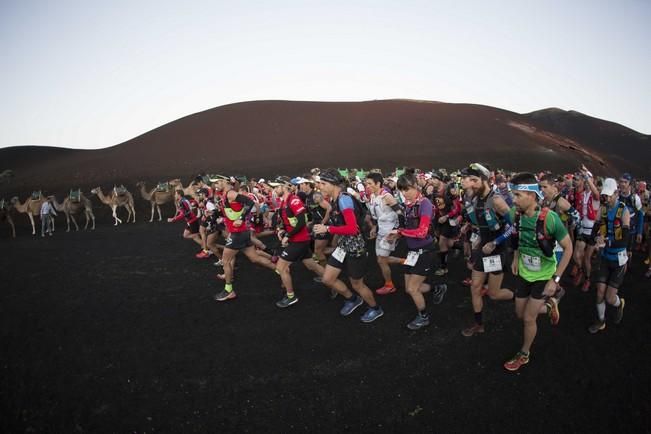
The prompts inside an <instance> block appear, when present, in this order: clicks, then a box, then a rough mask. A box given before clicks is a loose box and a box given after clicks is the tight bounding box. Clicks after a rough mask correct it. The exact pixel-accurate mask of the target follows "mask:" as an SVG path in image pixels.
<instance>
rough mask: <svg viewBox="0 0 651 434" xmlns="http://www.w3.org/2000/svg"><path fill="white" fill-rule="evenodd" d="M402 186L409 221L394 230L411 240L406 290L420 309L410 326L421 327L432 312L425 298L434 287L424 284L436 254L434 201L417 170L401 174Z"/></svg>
mask: <svg viewBox="0 0 651 434" xmlns="http://www.w3.org/2000/svg"><path fill="white" fill-rule="evenodd" d="M398 189H399V190H400V191H401V192H402V194H403V195H404V196H405V200H406V208H405V223H404V228H400V229H394V230H393V231H391V237H390V238H395V237H398V236H402V237H405V239H406V241H407V249H408V250H407V258H406V259H405V260H404V262H403V263H404V267H405V291H406V292H407V294H409V295H410V296H411V298H412V300H413V302H414V304H415V305H416V309H417V310H418V313H417V315H416V317H415V318H414V319H413V320H412V321H411V322H409V324H407V328H409V329H410V330H419V329H421V328H423V327H426V326H428V325H429V322H430V321H429V313H428V312H427V303H426V302H425V297H424V296H423V293H424V292H428V291H429V290H430V289H431V286H430V285H424V283H425V279H426V278H427V276H428V275H429V274H430V269H431V268H432V261H433V258H434V239H433V237H432V236H431V235H430V233H429V226H430V223H431V220H432V211H433V207H432V202H430V201H429V199H427V198H426V197H424V196H423V194H422V190H421V189H420V188H419V185H418V181H417V178H416V176H415V175H414V172H413V170H409V169H408V170H405V173H404V174H403V175H401V176H400V177H399V178H398Z"/></svg>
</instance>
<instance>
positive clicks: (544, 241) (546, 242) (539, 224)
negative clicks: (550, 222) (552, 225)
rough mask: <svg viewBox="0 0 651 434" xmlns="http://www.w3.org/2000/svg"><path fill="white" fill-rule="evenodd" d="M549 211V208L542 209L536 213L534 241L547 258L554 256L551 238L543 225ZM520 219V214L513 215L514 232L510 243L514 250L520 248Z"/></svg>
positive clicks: (553, 244)
mask: <svg viewBox="0 0 651 434" xmlns="http://www.w3.org/2000/svg"><path fill="white" fill-rule="evenodd" d="M549 211H550V210H549V208H547V207H544V208H542V209H541V210H540V212H539V213H538V218H537V219H536V240H537V241H538V247H539V248H540V250H542V252H543V254H544V255H545V256H547V257H552V256H553V255H554V246H555V243H552V240H553V238H552V237H550V236H549V234H548V233H547V225H545V220H546V219H547V214H548V213H549ZM520 218H521V214H520V213H517V214H516V215H515V223H514V229H515V232H514V233H513V236H512V240H513V241H512V243H511V244H512V246H513V249H514V250H515V249H517V248H518V247H519V246H520Z"/></svg>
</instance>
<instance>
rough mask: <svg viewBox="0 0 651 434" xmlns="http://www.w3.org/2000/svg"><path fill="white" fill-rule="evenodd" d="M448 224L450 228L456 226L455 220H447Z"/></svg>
mask: <svg viewBox="0 0 651 434" xmlns="http://www.w3.org/2000/svg"><path fill="white" fill-rule="evenodd" d="M448 223H450V226H452V227H454V226H456V225H457V219H456V218H452V219H450V220H448Z"/></svg>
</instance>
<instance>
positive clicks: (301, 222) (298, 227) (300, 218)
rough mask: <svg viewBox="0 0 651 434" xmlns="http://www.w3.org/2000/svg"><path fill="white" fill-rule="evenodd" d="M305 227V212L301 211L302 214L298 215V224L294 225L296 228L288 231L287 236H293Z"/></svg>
mask: <svg viewBox="0 0 651 434" xmlns="http://www.w3.org/2000/svg"><path fill="white" fill-rule="evenodd" d="M303 227H305V218H304V213H300V214H298V215H296V226H294V229H292V230H291V231H289V232H287V236H288V237H290V238H291V237H293V236H294V235H296V234H297V233H299V232H300V230H301V229H303Z"/></svg>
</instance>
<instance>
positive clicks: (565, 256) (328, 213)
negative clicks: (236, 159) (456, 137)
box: [168, 163, 651, 371]
mask: <svg viewBox="0 0 651 434" xmlns="http://www.w3.org/2000/svg"><path fill="white" fill-rule="evenodd" d="M196 187H197V188H196V194H194V195H192V196H186V195H185V194H184V192H183V190H177V191H176V201H177V210H178V211H177V214H176V215H175V216H174V217H173V218H170V219H168V221H169V222H174V221H180V220H184V221H185V222H186V225H187V226H186V228H185V231H184V234H183V235H184V237H185V238H187V239H191V240H193V241H194V242H196V243H197V245H198V246H199V247H200V249H201V250H200V251H199V252H198V253H197V254H196V257H197V258H200V259H208V258H213V260H214V261H215V262H214V263H215V265H216V266H217V267H219V268H220V269H222V270H223V272H222V273H220V274H218V276H217V277H218V278H219V279H220V280H222V281H223V289H222V290H221V291H220V292H219V293H218V294H217V295H216V296H215V300H217V301H219V302H226V301H229V300H234V299H235V298H236V297H237V296H236V291H235V288H234V270H235V261H236V256H237V253H238V252H242V253H244V255H245V256H246V257H247V258H248V259H249V260H250V261H251V262H253V263H254V264H257V265H260V266H262V267H264V268H268V269H269V270H270V272H275V273H276V274H278V275H279V277H280V285H281V286H282V288H283V289H284V296H283V298H282V299H281V300H279V301H277V302H276V306H278V307H279V308H288V307H289V306H292V305H294V304H296V303H297V302H298V300H299V297H298V295H297V293H296V291H295V289H296V285H295V282H294V281H293V279H292V273H291V269H292V264H294V263H296V262H301V263H302V264H303V265H305V267H306V268H307V269H308V270H310V271H311V272H313V273H314V275H315V277H314V279H315V280H316V281H317V282H321V283H322V284H323V285H325V286H326V287H327V288H329V290H330V296H331V297H332V298H336V297H337V296H341V297H342V298H343V305H342V307H341V310H340V314H341V315H343V316H349V315H351V314H352V313H353V312H354V311H355V310H357V309H358V308H360V307H362V310H363V313H362V315H361V321H362V322H364V323H370V322H373V321H375V320H377V319H378V318H380V317H382V316H383V315H384V311H383V310H382V307H381V305H380V303H379V301H381V299H382V297H383V296H386V295H388V294H391V293H393V292H395V291H396V285H395V284H394V278H393V276H392V269H391V267H390V265H396V266H399V267H402V268H403V271H404V288H405V291H406V293H407V294H408V296H409V297H410V298H411V299H412V301H413V303H414V307H415V310H416V315H415V317H414V318H413V319H412V320H411V321H410V322H409V323H408V324H407V327H408V328H409V329H411V330H419V329H421V328H423V327H427V326H428V325H429V324H430V313H429V311H428V306H427V305H428V302H429V303H432V304H438V303H441V301H442V300H443V297H444V295H445V292H446V290H447V286H446V284H445V283H442V282H445V280H446V279H448V278H449V277H448V262H449V260H450V259H451V258H454V257H455V255H454V254H453V252H459V255H458V256H459V257H460V256H461V254H463V257H464V258H465V262H466V268H467V273H466V275H465V276H457V277H458V278H460V279H462V278H464V277H465V279H464V280H463V283H464V284H465V285H467V286H469V287H470V293H471V298H472V310H473V312H472V313H473V321H472V323H471V324H470V325H469V326H468V327H466V328H464V329H463V330H462V331H461V334H462V335H463V336H466V337H471V336H474V335H476V334H480V333H483V332H484V331H485V325H484V322H483V311H484V303H483V298H484V296H488V297H490V298H491V299H492V300H505V301H506V300H514V304H515V313H516V316H517V318H518V319H520V320H522V323H523V343H522V346H521V348H520V350H519V351H518V352H517V353H516V354H515V356H514V357H513V358H511V359H509V360H508V361H506V362H505V363H504V367H505V368H506V369H508V370H510V371H516V370H518V369H519V368H520V367H521V366H522V365H524V364H526V363H528V362H529V358H530V349H531V346H532V344H533V341H534V339H535V337H536V333H537V318H538V316H539V315H541V314H542V315H545V316H547V317H548V318H549V320H550V322H551V324H552V325H556V324H558V322H559V320H560V310H559V302H560V301H561V298H562V297H563V295H564V294H565V289H564V288H563V287H561V285H560V283H561V278H562V277H563V276H564V275H565V276H566V278H564V279H563V282H564V284H566V282H569V283H571V285H572V286H574V287H576V288H578V289H579V290H582V291H589V290H590V288H594V289H596V300H595V301H596V304H595V310H596V315H595V321H594V323H593V324H591V325H590V326H589V327H588V331H589V332H590V333H593V334H594V333H598V332H600V331H602V330H604V329H605V328H606V305H607V304H609V305H611V306H612V309H611V310H612V313H609V317H610V315H612V322H613V323H614V324H618V323H620V322H621V321H622V318H623V314H624V308H625V306H626V302H625V299H624V298H623V297H620V296H619V295H618V292H619V291H620V287H621V285H622V283H623V280H624V275H625V274H626V271H627V268H629V267H630V266H631V258H632V255H634V254H636V255H643V256H645V257H646V259H645V263H646V264H648V266H649V268H648V270H647V271H646V277H647V278H651V264H650V263H649V259H650V258H651V241H650V240H649V238H650V234H649V222H650V221H651V208H650V207H649V190H648V189H647V186H646V183H644V182H641V181H640V182H636V181H635V180H634V179H633V178H632V176H631V175H629V174H623V175H622V176H621V177H620V178H619V179H618V180H616V179H613V178H606V179H595V178H594V177H593V175H592V174H591V173H590V171H589V170H588V169H587V168H586V167H581V169H580V170H577V171H576V173H570V174H566V175H561V176H556V175H553V174H550V173H539V174H533V173H517V174H513V173H505V172H501V171H491V170H489V168H488V167H487V166H486V165H482V164H479V163H473V164H470V165H469V166H468V167H465V168H463V169H462V170H460V171H456V172H453V173H449V174H448V173H447V172H446V171H444V170H441V171H436V172H423V171H417V170H413V169H407V170H404V171H402V173H393V174H391V176H388V177H384V176H383V175H382V173H381V172H380V171H379V170H372V171H370V172H368V173H363V174H362V175H361V176H358V175H357V174H356V173H355V172H354V171H353V172H351V173H349V174H348V176H344V174H342V173H341V171H339V170H337V169H327V170H318V169H313V170H312V171H311V172H310V173H309V174H305V175H303V176H300V177H297V178H291V179H290V178H288V177H278V178H275V179H273V180H265V179H257V180H247V179H245V178H241V177H238V178H235V177H227V176H219V175H203V176H199V177H197V179H196ZM263 239H264V240H265V241H262V240H263ZM369 246H374V249H375V257H376V258H377V262H376V263H377V266H378V267H379V270H380V272H381V274H382V277H383V280H384V283H383V285H382V287H380V288H377V289H375V290H371V288H369V287H368V286H367V284H366V283H365V276H366V275H367V272H368V270H369V267H374V266H375V263H369V259H368V258H369V254H368V250H367V249H368V248H369ZM372 248H373V247H372ZM593 264H595V267H594V269H593ZM394 269H395V268H394ZM505 271H507V272H510V273H512V274H513V276H515V283H514V284H512V285H510V287H508V288H506V287H504V285H503V283H504V282H503V278H504V273H505ZM342 272H343V273H342ZM342 274H343V275H345V276H346V278H343V277H342ZM437 282H438V283H437ZM426 295H427V296H426Z"/></svg>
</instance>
